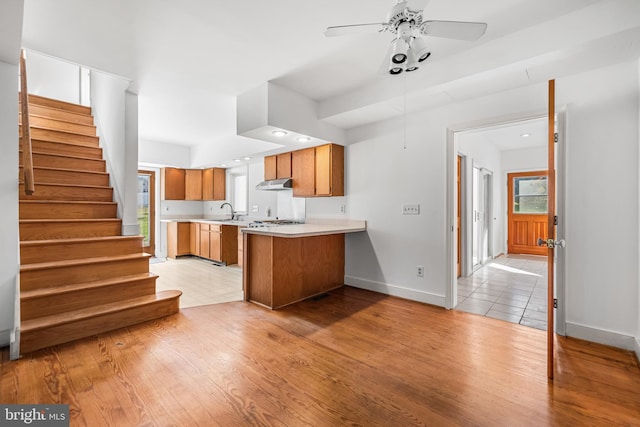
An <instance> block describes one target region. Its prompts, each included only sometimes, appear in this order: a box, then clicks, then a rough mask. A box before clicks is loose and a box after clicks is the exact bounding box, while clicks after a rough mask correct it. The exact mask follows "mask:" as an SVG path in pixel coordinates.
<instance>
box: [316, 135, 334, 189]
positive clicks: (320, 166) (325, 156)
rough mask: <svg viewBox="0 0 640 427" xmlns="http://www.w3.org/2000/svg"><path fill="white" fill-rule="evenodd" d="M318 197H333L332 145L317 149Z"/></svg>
mask: <svg viewBox="0 0 640 427" xmlns="http://www.w3.org/2000/svg"><path fill="white" fill-rule="evenodd" d="M315 172H316V196H330V195H331V145H328V144H327V145H321V146H320V147H316V168H315Z"/></svg>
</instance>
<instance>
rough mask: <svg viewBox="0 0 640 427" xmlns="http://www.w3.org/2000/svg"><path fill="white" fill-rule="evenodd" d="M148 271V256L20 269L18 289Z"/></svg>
mask: <svg viewBox="0 0 640 427" xmlns="http://www.w3.org/2000/svg"><path fill="white" fill-rule="evenodd" d="M148 272H149V258H147V257H146V256H140V257H139V258H133V259H124V260H115V261H108V262H99V263H91V264H81V265H73V266H64V267H58V268H49V269H42V270H31V271H22V272H21V273H20V289H21V290H23V291H29V290H33V289H42V288H50V287H54V286H60V285H71V284H74V283H84V282H91V281H93V280H103V279H110V278H114V277H120V276H129V275H132V274H139V273H148Z"/></svg>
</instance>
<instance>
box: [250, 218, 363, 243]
mask: <svg viewBox="0 0 640 427" xmlns="http://www.w3.org/2000/svg"><path fill="white" fill-rule="evenodd" d="M361 231H367V221H363V220H334V219H321V218H318V219H315V218H314V219H307V220H306V221H305V223H304V224H291V225H278V226H274V227H257V228H243V229H242V232H243V233H249V234H261V235H265V236H274V237H286V238H296V237H311V236H325V235H329V234H346V233H357V232H361Z"/></svg>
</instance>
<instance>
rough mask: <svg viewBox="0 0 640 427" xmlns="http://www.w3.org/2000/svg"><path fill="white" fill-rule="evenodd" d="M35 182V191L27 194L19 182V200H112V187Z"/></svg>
mask: <svg viewBox="0 0 640 427" xmlns="http://www.w3.org/2000/svg"><path fill="white" fill-rule="evenodd" d="M39 184H40V183H38V182H36V184H35V185H36V191H35V192H34V193H33V194H32V195H30V196H27V195H26V194H24V185H23V184H20V188H19V191H20V193H19V195H20V196H19V198H20V199H21V200H76V201H77V200H84V201H93V202H111V201H113V189H112V188H111V187H103V188H95V187H89V188H86V187H73V186H71V187H70V186H65V185H56V184H46V185H39Z"/></svg>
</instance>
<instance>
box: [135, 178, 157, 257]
mask: <svg viewBox="0 0 640 427" xmlns="http://www.w3.org/2000/svg"><path fill="white" fill-rule="evenodd" d="M155 177H156V174H155V172H154V171H149V170H138V226H139V227H140V234H142V250H143V251H144V252H146V253H148V254H151V255H155V223H156V215H155V200H156V198H155V188H156V178H155Z"/></svg>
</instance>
